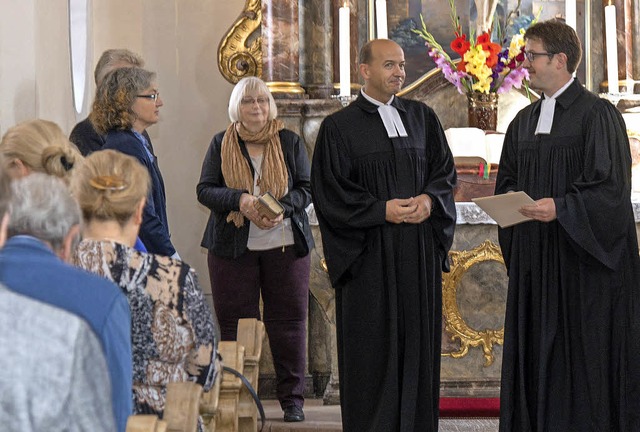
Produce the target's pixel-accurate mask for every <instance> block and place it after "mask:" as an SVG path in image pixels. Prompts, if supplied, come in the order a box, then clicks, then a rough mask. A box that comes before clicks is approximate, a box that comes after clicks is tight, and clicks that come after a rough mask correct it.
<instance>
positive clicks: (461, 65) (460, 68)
mask: <svg viewBox="0 0 640 432" xmlns="http://www.w3.org/2000/svg"><path fill="white" fill-rule="evenodd" d="M457 69H458V72H466V71H467V62H466V61H464V60H460V61H459V62H458V66H457Z"/></svg>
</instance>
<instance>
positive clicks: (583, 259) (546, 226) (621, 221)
mask: <svg viewBox="0 0 640 432" xmlns="http://www.w3.org/2000/svg"><path fill="white" fill-rule="evenodd" d="M524 37H525V49H526V52H525V55H526V61H525V63H524V66H525V67H526V68H527V69H528V71H529V75H530V81H531V87H533V88H535V89H537V90H539V91H540V92H541V93H542V98H541V99H540V100H539V101H537V102H535V103H534V104H532V105H530V106H528V107H526V108H524V109H523V110H522V111H520V112H519V113H518V114H517V116H516V117H515V119H514V120H513V121H512V122H511V124H510V125H509V128H508V130H507V134H506V136H505V142H504V147H503V151H502V157H501V160H500V170H499V172H498V177H497V182H496V191H495V192H496V194H503V193H508V192H512V191H524V192H526V193H527V194H529V195H530V196H531V197H532V198H533V199H534V200H536V202H535V204H533V205H527V206H524V207H522V208H521V209H520V213H522V214H523V215H525V216H528V217H530V218H532V219H533V220H532V221H529V222H526V223H523V224H520V225H516V226H514V227H511V228H504V229H500V230H499V239H500V246H501V248H502V253H503V255H504V259H505V264H506V266H507V270H508V273H509V288H508V296H507V309H506V319H505V343H504V352H503V364H502V384H501V397H500V430H501V431H509V432H513V431H596V430H598V431H632V430H633V431H637V430H640V417H639V416H640V406H639V405H640V394H639V393H640V386H639V381H640V371H639V370H638V368H640V361H639V360H640V359H639V356H638V353H639V352H640V350H639V349H638V340H639V339H640V338H639V337H638V334H639V330H640V324H639V322H638V318H637V316H638V314H637V312H636V311H637V310H638V308H639V307H640V303H638V300H639V298H638V289H639V288H640V277H639V274H640V259H639V257H638V245H637V236H636V228H635V222H634V216H633V211H632V207H631V200H630V196H631V155H630V150H629V141H628V137H627V133H626V127H625V123H624V120H623V118H622V116H621V115H620V113H619V112H618V111H617V109H616V108H615V107H614V106H613V105H612V104H611V103H610V102H609V101H608V100H606V99H601V98H599V97H597V96H596V95H594V94H592V93H590V92H588V91H587V90H585V89H584V88H583V86H582V84H580V82H579V81H578V80H577V79H575V78H573V76H572V74H573V73H574V72H575V70H576V68H577V66H578V63H579V62H580V58H581V55H582V51H581V46H580V41H579V40H578V37H577V35H576V33H575V31H574V30H573V29H572V28H571V27H569V26H568V25H566V24H564V23H563V22H561V21H556V20H551V21H544V22H540V23H537V24H535V25H533V26H531V27H530V28H529V29H528V30H527V32H526V33H525V36H524Z"/></svg>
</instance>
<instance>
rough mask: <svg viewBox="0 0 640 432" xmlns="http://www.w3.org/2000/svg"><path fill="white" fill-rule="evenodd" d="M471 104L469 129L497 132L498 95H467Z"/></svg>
mask: <svg viewBox="0 0 640 432" xmlns="http://www.w3.org/2000/svg"><path fill="white" fill-rule="evenodd" d="M467 101H468V103H469V127H476V128H479V129H482V130H484V131H495V130H496V129H497V127H498V94H497V93H480V92H472V93H467Z"/></svg>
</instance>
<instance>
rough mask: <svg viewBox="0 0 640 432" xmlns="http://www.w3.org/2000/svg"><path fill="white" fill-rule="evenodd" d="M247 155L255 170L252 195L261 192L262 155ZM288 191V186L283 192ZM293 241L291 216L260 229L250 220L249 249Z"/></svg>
mask: <svg viewBox="0 0 640 432" xmlns="http://www.w3.org/2000/svg"><path fill="white" fill-rule="evenodd" d="M249 157H250V158H251V164H252V165H253V170H254V172H255V174H254V176H253V195H255V196H259V195H260V194H261V193H262V192H261V191H260V185H259V184H258V179H260V178H261V177H262V158H263V155H260V156H255V157H254V156H249ZM288 191H289V188H287V189H286V190H285V193H287V192H288ZM293 243H294V240H293V227H292V226H291V218H284V219H283V221H282V223H281V224H279V225H276V226H274V227H273V228H270V229H266V230H263V229H260V228H258V226H257V225H256V224H254V223H253V222H250V225H249V239H248V241H247V249H249V250H252V251H261V250H269V249H275V248H278V247H284V246H290V245H292V244H293Z"/></svg>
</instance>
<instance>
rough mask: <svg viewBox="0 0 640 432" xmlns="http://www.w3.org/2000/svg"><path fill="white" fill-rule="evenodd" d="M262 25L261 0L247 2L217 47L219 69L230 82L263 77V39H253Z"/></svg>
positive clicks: (248, 0)
mask: <svg viewBox="0 0 640 432" xmlns="http://www.w3.org/2000/svg"><path fill="white" fill-rule="evenodd" d="M261 25H262V2H261V0H247V2H246V4H245V5H244V9H243V11H242V13H241V14H240V17H238V19H237V20H236V22H235V23H233V25H232V26H231V28H230V29H229V31H228V32H227V34H226V36H225V37H224V38H222V40H221V41H220V45H219V46H218V68H219V69H220V73H222V76H224V77H225V79H226V80H227V81H229V82H230V83H233V84H235V83H237V82H238V81H240V79H242V78H244V77H246V76H258V77H259V76H261V75H262V40H261V38H260V37H259V35H258V37H254V38H252V37H251V36H252V35H253V33H254V32H256V31H258V32H259V30H260V27H261Z"/></svg>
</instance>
